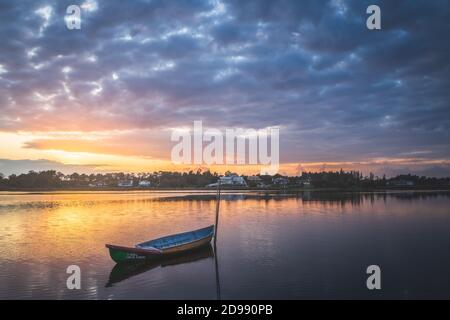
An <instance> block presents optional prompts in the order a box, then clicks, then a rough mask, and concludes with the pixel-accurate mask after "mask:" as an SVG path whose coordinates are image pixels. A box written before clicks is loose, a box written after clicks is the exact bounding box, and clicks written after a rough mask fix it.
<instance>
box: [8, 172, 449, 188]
mask: <svg viewBox="0 0 450 320" xmlns="http://www.w3.org/2000/svg"><path fill="white" fill-rule="evenodd" d="M225 175H234V174H233V173H232V172H227V173H226V174H225ZM219 176H220V175H219V174H218V173H215V172H214V173H212V172H210V171H209V170H206V171H205V170H198V171H189V172H170V171H158V172H151V173H123V172H118V173H117V172H114V173H103V174H100V173H97V174H79V173H72V174H67V175H65V174H63V173H61V172H57V171H55V170H48V171H40V172H36V171H29V172H28V173H23V174H19V175H15V174H12V175H10V176H8V177H5V176H4V175H3V174H1V173H0V188H1V189H3V190H7V189H11V190H13V189H14V190H16V189H17V190H20V189H35V188H36V189H39V188H42V189H64V188H67V189H70V188H113V187H114V188H115V187H118V186H119V183H120V182H123V181H128V182H129V184H130V185H128V186H132V187H139V186H140V184H139V183H140V182H141V181H146V182H148V185H147V186H148V187H156V188H203V187H205V186H206V185H208V184H211V183H214V182H216V181H217V179H218V178H219ZM242 177H244V179H245V180H246V181H247V183H248V185H249V186H250V187H260V188H264V187H278V188H281V187H282V188H288V187H315V188H370V187H388V186H392V187H412V186H415V187H446V188H448V187H450V177H447V178H431V177H424V176H417V175H411V174H407V175H398V176H396V177H392V178H386V177H385V176H383V177H378V176H375V175H374V174H372V173H371V174H369V176H363V175H362V173H361V172H359V171H348V172H345V171H343V170H340V171H328V172H303V173H302V174H301V175H299V176H283V175H280V174H276V175H274V176H270V175H257V176H252V178H255V177H257V181H258V183H257V184H256V183H255V179H249V176H245V175H243V176H242Z"/></svg>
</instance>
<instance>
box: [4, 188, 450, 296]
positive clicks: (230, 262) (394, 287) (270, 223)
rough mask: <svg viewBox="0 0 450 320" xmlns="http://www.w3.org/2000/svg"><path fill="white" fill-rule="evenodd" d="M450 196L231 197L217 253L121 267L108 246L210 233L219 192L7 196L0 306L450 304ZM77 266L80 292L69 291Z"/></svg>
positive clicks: (225, 202) (222, 216) (262, 194)
mask: <svg viewBox="0 0 450 320" xmlns="http://www.w3.org/2000/svg"><path fill="white" fill-rule="evenodd" d="M449 195H450V193H447V192H379V193H351V192H304V193H266V192H230V191H227V192H225V193H224V194H223V197H222V200H223V201H222V203H221V213H220V224H219V239H218V242H217V248H216V250H214V251H215V252H216V254H215V255H213V250H212V249H211V248H206V249H207V250H206V251H200V252H195V253H191V254H190V255H188V256H183V257H181V256H180V257H177V259H175V260H172V261H159V262H158V263H155V264H146V265H133V266H127V267H120V266H115V263H114V262H113V261H112V260H111V259H110V257H109V254H108V251H107V250H106V249H105V247H104V244H105V243H115V244H119V245H120V244H121V245H134V244H136V243H139V242H143V241H145V240H149V239H153V238H157V237H159V236H162V235H167V234H173V233H178V232H182V231H188V230H193V229H197V228H200V227H204V226H207V225H210V224H212V223H213V222H214V213H215V192H214V191H211V192H190V191H183V192H83V193H40V194H34V193H25V194H17V193H6V192H3V193H0V298H1V299H13V298H21V299H22V298H24V299H42V298H52V299H53V298H56V299H91V298H93V299H123V298H136V299H166V298H175V299H184V298H189V299H198V298H202V299H216V298H217V297H221V298H223V299H232V298H235V299H239V298H251V299H258V298H430V297H434V298H450V289H449V288H450V274H449V273H448V270H449V269H450V255H449V253H448V252H449V251H448V247H449V245H450V196H449ZM213 258H216V259H213ZM71 264H76V265H79V266H80V268H81V271H82V289H81V290H68V289H67V288H66V286H65V284H66V279H67V276H68V275H67V274H66V268H67V266H69V265H71ZM370 264H378V265H380V267H381V270H382V287H383V289H382V291H381V292H373V291H368V290H367V289H366V287H365V280H366V277H367V275H366V274H365V269H366V267H367V266H368V265H370ZM216 270H217V271H220V272H219V273H217V272H216ZM219 274H220V281H218V280H219ZM217 282H220V286H218V285H217ZM105 284H107V285H105Z"/></svg>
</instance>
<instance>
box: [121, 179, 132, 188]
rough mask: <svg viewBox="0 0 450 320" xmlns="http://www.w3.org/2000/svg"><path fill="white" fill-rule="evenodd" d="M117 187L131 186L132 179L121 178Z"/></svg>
mask: <svg viewBox="0 0 450 320" xmlns="http://www.w3.org/2000/svg"><path fill="white" fill-rule="evenodd" d="M117 186H118V187H132V186H133V180H122V181H119V183H118V184H117Z"/></svg>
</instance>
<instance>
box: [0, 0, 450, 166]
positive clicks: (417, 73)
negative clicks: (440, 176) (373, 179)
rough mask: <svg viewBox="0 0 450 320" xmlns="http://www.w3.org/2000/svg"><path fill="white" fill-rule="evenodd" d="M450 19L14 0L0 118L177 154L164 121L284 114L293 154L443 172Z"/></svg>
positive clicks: (448, 150) (279, 7) (123, 151)
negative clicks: (69, 16) (71, 13)
mask: <svg viewBox="0 0 450 320" xmlns="http://www.w3.org/2000/svg"><path fill="white" fill-rule="evenodd" d="M71 4H79V5H81V7H82V12H81V27H82V29H81V30H68V29H67V28H66V26H65V20H64V16H65V12H66V8H67V6H68V5H71ZM370 4H378V5H379V6H380V7H381V10H382V30H379V31H370V30H368V29H367V28H366V18H367V14H366V8H367V6H368V5H370ZM449 21H450V5H449V2H448V1H446V0H434V1H425V0H417V1H406V0H405V1H365V0H347V1H346V0H330V1H318V0H304V1H303V0H302V1H296V0H292V1H288V0H280V1H269V0H246V1H238V0H231V1H218V0H210V1H207V0H204V1H200V0H191V1H188V0H184V1H180V0H177V1H167V0H154V1H145V0H140V1H132V2H130V1H100V0H96V1H95V0H90V1H60V0H59V1H13V0H9V1H8V0H5V1H2V2H1V3H0V37H1V39H2V43H1V45H0V131H3V132H11V133H13V132H65V131H68V132H102V131H103V132H112V131H114V132H115V133H114V134H113V135H111V136H110V137H108V138H105V139H99V140H94V141H86V140H83V139H81V140H77V139H75V140H74V139H69V140H67V139H66V140H61V139H59V140H58V139H55V140H52V139H36V140H31V141H28V142H27V143H25V145H24V147H25V148H30V149H38V150H45V149H58V150H65V151H74V152H83V151H84V152H91V153H92V152H99V153H108V154H109V153H114V154H118V155H133V156H145V157H154V158H159V159H168V158H169V156H170V153H169V150H170V146H171V142H170V140H167V142H166V143H164V139H163V138H162V137H166V136H167V134H166V133H167V131H166V130H167V129H168V128H173V127H185V126H191V125H192V122H193V121H194V120H203V122H204V124H205V126H208V127H219V128H224V127H244V128H265V127H268V126H275V125H278V126H280V127H281V128H282V129H281V144H282V145H281V150H280V155H281V160H282V162H284V163H296V162H297V163H305V162H314V163H320V162H323V163H325V162H327V163H328V162H343V163H359V162H361V163H371V162H374V161H376V159H386V161H387V162H389V161H394V162H395V161H396V160H397V159H406V160H405V161H406V162H408V161H409V163H414V162H416V161H420V162H421V163H422V162H423V161H425V164H421V165H423V166H426V163H427V162H428V163H429V167H427V168H428V169H427V168H425V167H423V168H422V167H420V170H429V172H433V170H434V172H437V171H439V170H435V169H436V168H441V167H440V166H441V164H442V165H444V166H447V167H444V169H443V170H444V171H442V170H440V172H441V173H442V172H448V171H445V170H448V160H449V159H450V144H449V141H450V134H449V133H450V132H449V130H450V129H449V128H450V90H448V88H449V87H450V64H449V62H450V61H449V60H450V42H449V41H448V40H447V38H448V35H449V34H450V23H449ZM148 132H153V133H155V134H148ZM156 132H160V133H158V134H156ZM162 132H164V133H162ZM138 136H139V137H138ZM152 137H153V138H154V139H152ZM80 138H82V137H80ZM146 142H147V143H148V146H149V147H148V148H146V147H145V143H146ZM0 148H1V147H0ZM436 163H438V164H436ZM446 163H447V164H446ZM386 168H387V167H386ZM395 168H396V169H395V170H397V167H395ZM403 168H408V169H414V166H413V167H411V166H404V167H403ZM433 168H434V169H433ZM417 170H419V169H417Z"/></svg>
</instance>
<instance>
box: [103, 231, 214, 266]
mask: <svg viewBox="0 0 450 320" xmlns="http://www.w3.org/2000/svg"><path fill="white" fill-rule="evenodd" d="M213 236H214V225H211V226H209V227H206V228H202V229H198V230H194V231H189V232H183V233H178V234H173V235H170V236H165V237H162V238H157V239H154V240H150V241H146V242H142V243H139V244H137V245H136V246H135V247H123V246H116V245H112V244H107V245H106V247H107V248H108V249H109V254H110V256H111V258H112V259H113V260H114V261H115V262H117V263H119V262H127V261H143V260H155V259H158V258H162V257H166V256H168V255H174V254H178V253H183V252H187V251H191V250H193V249H197V248H199V247H202V246H204V245H207V244H209V243H210V242H211V239H212V237H213Z"/></svg>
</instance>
